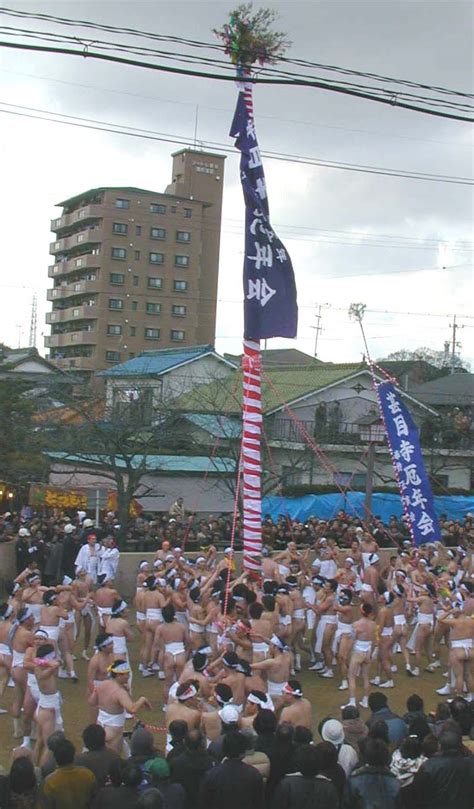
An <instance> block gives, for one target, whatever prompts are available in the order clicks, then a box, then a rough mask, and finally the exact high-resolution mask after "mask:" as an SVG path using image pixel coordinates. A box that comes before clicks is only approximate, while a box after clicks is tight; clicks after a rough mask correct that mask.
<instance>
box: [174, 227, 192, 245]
mask: <svg viewBox="0 0 474 809" xmlns="http://www.w3.org/2000/svg"><path fill="white" fill-rule="evenodd" d="M176 241H177V242H181V244H188V243H189V242H190V241H191V234H190V232H189V230H177V231H176Z"/></svg>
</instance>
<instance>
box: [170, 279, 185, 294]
mask: <svg viewBox="0 0 474 809" xmlns="http://www.w3.org/2000/svg"><path fill="white" fill-rule="evenodd" d="M187 288H188V282H187V281H173V289H174V290H175V292H186V290H187Z"/></svg>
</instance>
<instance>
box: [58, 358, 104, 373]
mask: <svg viewBox="0 0 474 809" xmlns="http://www.w3.org/2000/svg"><path fill="white" fill-rule="evenodd" d="M50 362H53V363H54V365H56V367H57V368H60V369H61V370H62V371H69V370H71V371H93V370H94V367H95V366H94V357H63V358H61V359H59V358H51V357H50Z"/></svg>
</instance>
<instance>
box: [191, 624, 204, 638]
mask: <svg viewBox="0 0 474 809" xmlns="http://www.w3.org/2000/svg"><path fill="white" fill-rule="evenodd" d="M189 631H190V632H196V634H197V635H202V634H203V633H204V627H203V626H201V624H195V623H194V622H193V621H190V622H189Z"/></svg>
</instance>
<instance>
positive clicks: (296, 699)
mask: <svg viewBox="0 0 474 809" xmlns="http://www.w3.org/2000/svg"><path fill="white" fill-rule="evenodd" d="M283 705H284V707H283V710H282V712H281V714H280V724H282V723H283V722H286V723H287V724H288V725H293V727H297V726H298V725H300V726H302V727H304V728H308V730H312V728H313V710H312V707H311V703H310V701H309V699H306V698H305V697H303V691H302V689H301V685H300V683H299V682H298V680H288V682H287V683H285V685H284V686H283Z"/></svg>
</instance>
